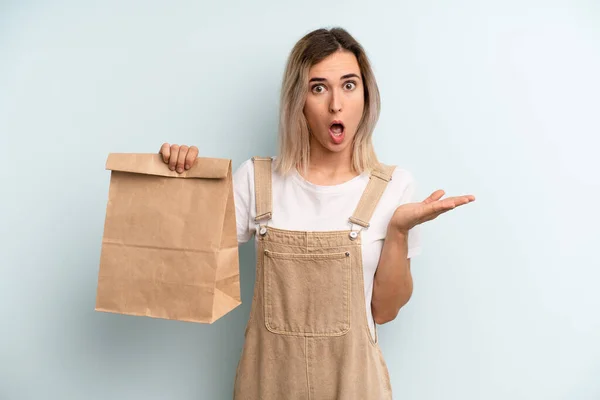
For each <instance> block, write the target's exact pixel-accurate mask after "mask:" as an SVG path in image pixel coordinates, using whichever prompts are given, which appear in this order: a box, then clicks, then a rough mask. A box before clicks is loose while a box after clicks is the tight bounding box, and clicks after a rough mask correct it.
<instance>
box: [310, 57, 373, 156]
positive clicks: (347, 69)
mask: <svg viewBox="0 0 600 400" xmlns="http://www.w3.org/2000/svg"><path fill="white" fill-rule="evenodd" d="M308 79H309V83H308V94H307V96H306V102H305V104H304V115H305V117H306V119H307V121H308V126H309V127H310V130H311V149H314V146H319V147H320V148H322V149H323V150H325V151H329V152H336V153H337V152H342V151H351V150H352V146H351V144H352V141H353V139H354V136H355V135H356V130H357V128H358V124H359V122H360V120H361V118H362V114H363V110H364V107H365V96H364V89H363V82H362V79H361V73H360V67H359V65H358V61H357V59H356V56H354V54H352V53H351V52H349V51H337V52H335V53H333V54H331V55H330V56H329V57H327V58H325V59H324V60H323V61H321V62H320V63H318V64H315V65H313V66H312V67H311V68H310V71H309V75H308Z"/></svg>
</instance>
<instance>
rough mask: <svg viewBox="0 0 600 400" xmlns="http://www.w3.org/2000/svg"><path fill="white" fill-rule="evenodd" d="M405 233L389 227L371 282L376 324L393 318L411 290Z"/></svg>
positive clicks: (405, 301) (406, 236)
mask: <svg viewBox="0 0 600 400" xmlns="http://www.w3.org/2000/svg"><path fill="white" fill-rule="evenodd" d="M407 256H408V232H399V231H397V230H394V229H390V230H388V233H387V235H386V238H385V241H384V243H383V249H382V250H381V256H380V259H379V265H378V266H377V272H376V273H375V278H374V282H373V298H372V301H371V308H372V311H373V318H374V320H375V322H376V323H377V324H384V323H386V322H389V321H391V320H393V319H394V318H396V315H398V312H399V311H400V308H402V307H403V306H404V305H405V304H406V303H408V300H409V299H410V297H411V295H412V291H413V282H412V275H411V272H410V260H409V259H408V258H407Z"/></svg>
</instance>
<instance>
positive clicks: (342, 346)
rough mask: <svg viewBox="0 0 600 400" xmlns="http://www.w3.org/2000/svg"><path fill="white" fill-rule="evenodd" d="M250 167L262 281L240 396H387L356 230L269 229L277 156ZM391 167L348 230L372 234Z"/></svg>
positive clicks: (380, 399) (348, 399)
mask: <svg viewBox="0 0 600 400" xmlns="http://www.w3.org/2000/svg"><path fill="white" fill-rule="evenodd" d="M254 167H255V193H256V215H257V217H256V221H257V224H260V225H259V229H258V232H257V235H258V250H257V263H256V282H255V286H254V297H253V299H252V309H251V311H250V318H249V320H248V324H247V326H246V332H245V343H244V347H243V350H242V355H241V358H240V360H239V364H238V366H237V371H236V377H235V385H234V399H236V400H288V399H289V400H296V399H302V400H354V399H356V400H387V399H391V398H392V393H391V386H390V379H389V375H388V370H387V366H386V364H385V361H384V359H383V356H382V354H381V350H380V349H379V345H378V343H377V330H375V338H373V337H372V336H371V333H370V331H369V325H368V323H367V314H366V310H365V296H364V283H363V266H362V255H361V235H360V231H358V232H357V231H355V230H347V231H331V232H301V231H288V230H282V229H276V228H273V227H270V226H267V225H266V222H268V221H269V220H270V219H271V215H272V214H271V212H272V193H271V159H270V158H259V157H254ZM393 168H394V167H387V166H382V167H381V168H380V170H377V171H373V172H372V173H371V177H370V178H371V179H370V180H369V183H368V185H367V187H366V189H365V191H364V193H363V195H362V197H361V199H360V201H359V204H358V206H357V208H356V211H355V212H354V215H353V216H352V217H351V218H350V222H351V223H352V224H356V225H360V226H362V227H368V225H369V220H370V218H371V215H372V214H373V211H374V210H375V207H376V206H377V203H378V202H379V199H380V197H381V195H382V193H383V191H384V190H385V188H386V185H387V184H388V182H389V180H390V179H391V174H392V171H393ZM260 221H263V222H262V223H261V222H260Z"/></svg>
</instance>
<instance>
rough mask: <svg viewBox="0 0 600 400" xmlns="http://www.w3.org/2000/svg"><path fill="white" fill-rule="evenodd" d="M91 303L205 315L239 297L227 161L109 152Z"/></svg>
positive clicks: (206, 318)
mask: <svg viewBox="0 0 600 400" xmlns="http://www.w3.org/2000/svg"><path fill="white" fill-rule="evenodd" d="M106 169H107V170H110V171H111V178H110V188H109V196H108V206H107V208H106V220H105V224H104V236H103V239H102V250H101V255H100V270H99V273H98V290H97V295H96V308H95V309H96V310H97V311H105V312H112V313H119V314H129V315H142V316H148V317H154V318H166V319H175V320H180V321H191V322H200V323H209V324H210V323H213V322H214V321H216V320H217V319H219V318H220V317H222V316H223V315H225V314H227V313H228V312H229V311H231V310H233V309H234V308H235V307H237V306H238V305H240V304H241V298H240V276H239V258H238V244H237V236H236V223H235V207H234V203H233V184H232V174H231V161H230V160H226V159H216V158H198V159H196V161H195V163H194V165H193V166H192V167H191V168H190V169H189V170H187V171H185V172H183V173H182V174H178V173H177V172H175V171H171V170H170V169H169V167H168V165H167V164H165V163H164V162H163V161H162V159H161V156H160V155H158V154H110V155H109V157H108V160H107V162H106Z"/></svg>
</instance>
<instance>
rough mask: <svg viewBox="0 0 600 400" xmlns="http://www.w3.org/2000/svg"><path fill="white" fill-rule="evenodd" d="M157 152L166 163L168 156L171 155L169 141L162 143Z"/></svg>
mask: <svg viewBox="0 0 600 400" xmlns="http://www.w3.org/2000/svg"><path fill="white" fill-rule="evenodd" d="M158 154H161V155H162V159H163V161H164V162H165V164H167V163H168V162H169V157H170V156H171V146H169V143H163V145H162V146H161V147H160V150H159V152H158Z"/></svg>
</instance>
